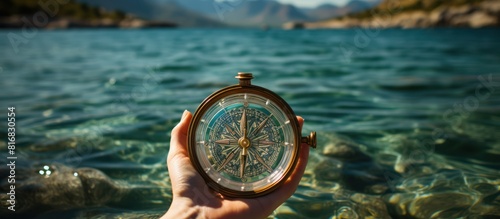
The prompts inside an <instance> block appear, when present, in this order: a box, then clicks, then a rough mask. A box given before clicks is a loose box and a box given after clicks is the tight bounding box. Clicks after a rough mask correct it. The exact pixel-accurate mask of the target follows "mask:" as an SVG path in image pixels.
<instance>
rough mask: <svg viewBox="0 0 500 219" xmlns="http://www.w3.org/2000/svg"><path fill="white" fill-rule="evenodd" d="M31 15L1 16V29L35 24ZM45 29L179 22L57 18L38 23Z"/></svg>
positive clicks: (151, 24)
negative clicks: (42, 23) (41, 23)
mask: <svg viewBox="0 0 500 219" xmlns="http://www.w3.org/2000/svg"><path fill="white" fill-rule="evenodd" d="M29 18H30V16H29V15H26V16H11V17H6V18H0V29H7V28H8V29H15V28H23V27H26V26H34V25H33V23H32V21H31V19H29ZM37 27H39V28H44V29H70V28H157V27H162V28H174V27H177V24H175V23H171V22H164V21H146V20H142V19H138V18H126V19H123V20H113V19H109V18H103V19H94V20H80V19H72V18H57V19H53V20H50V21H47V22H46V23H44V25H37Z"/></svg>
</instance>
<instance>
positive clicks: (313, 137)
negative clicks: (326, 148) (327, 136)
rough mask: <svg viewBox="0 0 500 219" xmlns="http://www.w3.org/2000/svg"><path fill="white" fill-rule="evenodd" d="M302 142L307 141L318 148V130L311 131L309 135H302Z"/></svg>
mask: <svg viewBox="0 0 500 219" xmlns="http://www.w3.org/2000/svg"><path fill="white" fill-rule="evenodd" d="M301 142H302V143H306V144H307V145H309V146H310V147H312V148H316V132H311V134H309V136H306V137H302V139H301Z"/></svg>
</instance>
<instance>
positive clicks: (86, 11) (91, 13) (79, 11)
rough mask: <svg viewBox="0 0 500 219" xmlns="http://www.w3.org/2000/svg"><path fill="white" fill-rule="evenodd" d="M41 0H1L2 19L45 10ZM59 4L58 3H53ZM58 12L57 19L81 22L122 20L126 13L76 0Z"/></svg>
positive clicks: (62, 6) (60, 8)
mask: <svg viewBox="0 0 500 219" xmlns="http://www.w3.org/2000/svg"><path fill="white" fill-rule="evenodd" d="M39 2H42V3H45V2H46V1H40V0H1V1H0V17H9V16H14V15H33V14H35V13H37V12H38V11H43V10H44V9H43V8H42V7H41V6H40V5H39ZM53 2H55V3H57V1H55V0H54V1H53ZM58 6H59V7H57V8H58V11H57V13H56V14H55V16H54V17H55V18H57V17H65V18H73V19H79V20H96V19H103V18H109V19H112V20H122V19H124V18H125V13H123V12H121V11H112V12H109V11H104V10H102V9H99V8H97V7H92V6H88V5H86V4H83V3H78V2H76V1H74V0H70V1H68V3H66V4H60V5H58ZM49 8H50V9H49V10H54V8H55V7H54V6H50V7H49Z"/></svg>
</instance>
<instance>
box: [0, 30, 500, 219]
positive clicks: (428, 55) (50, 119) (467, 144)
mask: <svg viewBox="0 0 500 219" xmlns="http://www.w3.org/2000/svg"><path fill="white" fill-rule="evenodd" d="M10 32H13V33H16V34H19V35H21V36H22V32H19V31H8V30H4V31H1V32H0V39H1V40H0V51H1V55H0V76H1V79H0V86H1V88H2V92H0V107H1V108H0V112H1V118H2V119H1V120H2V121H5V119H6V117H7V116H6V114H7V109H6V108H7V107H9V106H15V107H16V128H17V133H16V134H17V148H16V152H17V154H16V155H17V156H18V159H17V161H16V200H17V204H16V214H11V213H9V212H10V211H8V210H7V209H6V208H7V205H6V204H5V201H4V200H5V199H6V198H7V195H6V193H7V192H8V186H9V184H8V183H7V178H8V175H9V172H8V169H7V168H8V167H7V166H6V165H5V164H6V163H7V160H6V157H7V140H6V138H7V130H6V126H7V123H6V122H2V123H1V124H0V126H1V127H2V128H0V139H1V141H0V149H1V150H0V159H1V161H2V163H5V164H2V165H1V166H0V187H1V189H0V191H1V193H0V197H1V198H2V203H4V204H3V206H2V208H1V209H0V215H2V218H5V217H4V216H6V217H7V218H16V217H17V218H31V217H38V218H115V217H116V218H118V217H124V218H134V217H136V218H144V217H147V216H150V217H152V218H154V217H157V216H158V215H160V214H162V213H163V212H164V211H165V210H166V209H167V208H168V206H169V204H170V201H171V190H170V184H169V180H168V172H167V170H166V167H165V158H166V154H167V152H168V147H169V143H168V142H169V132H170V130H171V129H172V128H173V127H174V125H175V124H176V123H177V122H178V120H179V118H180V115H181V113H182V111H183V110H184V109H188V110H190V111H195V109H196V107H197V105H198V104H199V103H200V102H201V101H202V100H203V99H204V98H205V97H206V96H207V95H209V94H210V93H212V92H214V91H216V90H218V89H220V88H222V87H224V86H227V85H231V84H234V83H236V80H235V79H234V75H235V74H236V72H238V71H247V72H253V73H254V76H255V79H254V81H253V84H256V85H260V86H264V87H266V88H269V89H271V90H274V91H276V92H277V93H278V94H280V95H281V96H282V97H283V98H284V99H285V100H287V101H288V103H289V104H290V105H291V107H292V108H293V109H294V110H295V112H296V113H297V114H298V115H301V116H303V117H304V118H305V126H304V130H303V133H309V132H310V131H313V130H314V131H317V132H318V148H317V149H315V150H312V151H311V155H310V160H309V163H308V167H307V170H306V174H305V175H304V178H303V180H302V182H301V184H300V186H299V188H298V190H297V191H296V193H295V195H294V196H292V197H291V198H290V199H289V200H288V201H287V202H286V203H284V204H283V205H282V206H281V207H280V208H278V209H277V210H276V212H275V213H274V214H273V215H271V216H272V217H275V218H367V217H372V218H389V217H393V218H401V217H406V218H431V217H433V218H459V217H462V218H493V217H500V210H499V209H500V84H499V83H500V72H499V70H500V41H499V40H498V39H499V36H500V30H498V29H483V30H466V29H429V30H383V31H381V32H379V33H378V34H373V32H370V34H369V36H366V37H364V38H363V37H360V34H359V33H358V32H356V30H314V31H305V30H298V31H281V30H271V31H261V30H247V29H235V30H230V29H228V30H210V29H177V30H67V31H41V30H40V31H38V32H37V33H36V34H35V35H34V36H33V37H31V38H27V42H26V44H20V45H19V50H18V53H15V52H14V50H13V48H12V45H11V44H10V42H9V40H8V38H7V36H8V34H9V33H10ZM356 42H357V43H356ZM350 52H351V53H350ZM349 54H350V55H349ZM490 77H491V79H490ZM481 78H482V79H481ZM488 80H491V81H493V82H492V83H490V84H489V85H488V86H489V87H488V88H486V87H484V84H485V81H488ZM478 86H479V88H478ZM481 86H483V87H481ZM464 104H465V105H464Z"/></svg>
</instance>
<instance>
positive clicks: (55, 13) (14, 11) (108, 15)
mask: <svg viewBox="0 0 500 219" xmlns="http://www.w3.org/2000/svg"><path fill="white" fill-rule="evenodd" d="M40 4H41V3H40V2H39V1H38V0H3V1H1V2H0V28H24V27H25V25H26V24H25V23H24V21H23V19H22V17H23V16H26V15H30V14H35V15H36V14H37V13H38V12H40V10H41V9H40V7H41V5H40ZM49 5H50V4H49ZM47 8H48V9H47ZM45 9H46V10H45V13H46V16H47V17H46V19H47V20H46V22H42V23H41V24H40V25H37V26H38V27H39V28H46V29H66V28H118V27H119V28H148V27H174V26H176V24H174V23H171V22H152V21H146V20H142V19H139V18H137V17H134V16H130V15H126V14H124V13H123V12H120V11H110V10H102V9H100V8H97V7H93V6H89V5H87V4H84V3H81V2H76V1H68V2H66V3H65V4H64V7H53V5H50V6H47V5H46V8H45ZM49 15H50V18H49V17H48V16H49Z"/></svg>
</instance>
